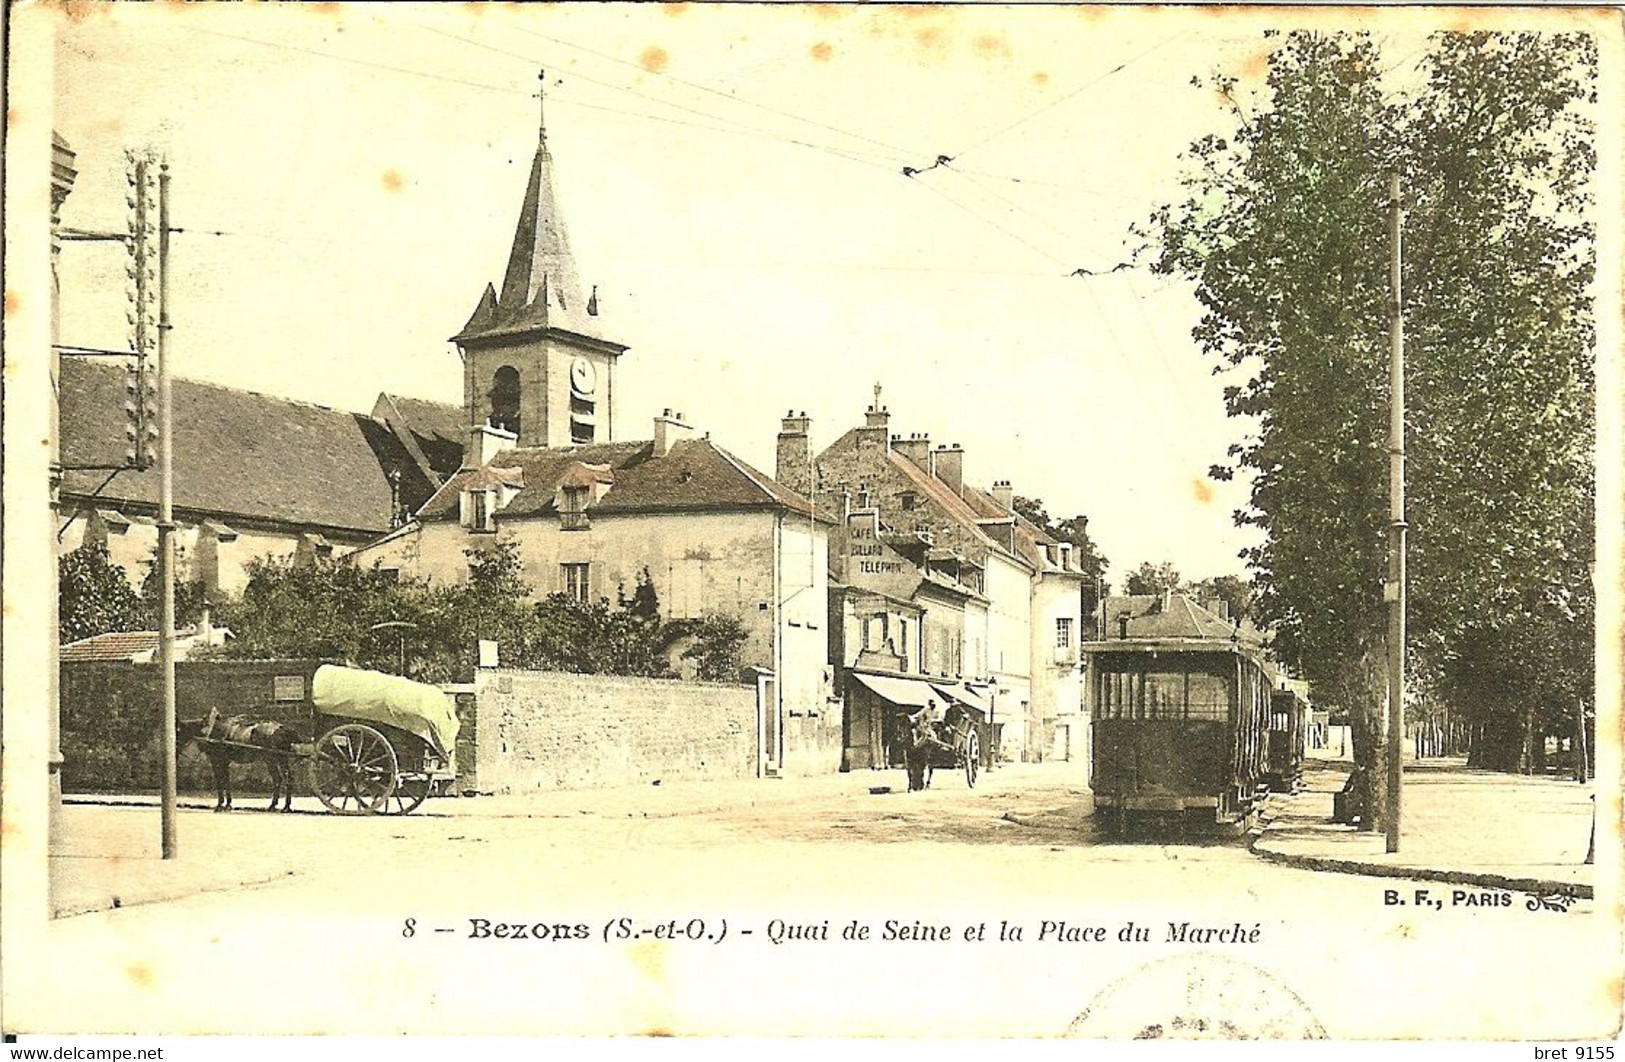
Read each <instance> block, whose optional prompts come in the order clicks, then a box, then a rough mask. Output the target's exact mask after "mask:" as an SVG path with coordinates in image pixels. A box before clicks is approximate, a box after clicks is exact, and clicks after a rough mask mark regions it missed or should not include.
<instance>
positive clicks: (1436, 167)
mask: <svg viewBox="0 0 1625 1062" xmlns="http://www.w3.org/2000/svg"><path fill="white" fill-rule="evenodd" d="M1272 36H1273V34H1272ZM1595 59H1596V50H1595V45H1594V42H1593V41H1592V40H1591V38H1589V37H1588V36H1585V35H1579V34H1568V35H1565V34H1553V35H1539V34H1530V33H1511V34H1490V33H1469V34H1462V33H1442V34H1437V35H1435V36H1433V37H1432V38H1431V39H1430V43H1429V46H1428V49H1427V51H1426V54H1425V55H1424V56H1423V58H1422V59H1421V60H1420V62H1419V64H1418V66H1417V67H1416V70H1415V75H1416V78H1415V83H1414V84H1413V85H1406V84H1404V83H1403V79H1404V78H1405V77H1406V76H1407V75H1406V74H1400V73H1394V72H1393V70H1392V69H1391V67H1392V65H1393V64H1387V63H1385V62H1384V57H1383V55H1382V54H1381V49H1380V47H1379V45H1378V44H1377V43H1376V42H1375V41H1374V40H1373V39H1372V38H1371V37H1370V36H1369V35H1366V34H1334V35H1325V34H1315V33H1307V32H1305V33H1293V34H1290V35H1287V36H1285V37H1284V38H1279V39H1278V40H1277V41H1276V42H1275V45H1274V50H1273V52H1272V54H1271V57H1270V62H1269V72H1268V79H1267V83H1266V84H1265V85H1264V86H1263V87H1262V88H1260V89H1258V90H1257V91H1254V92H1250V93H1249V92H1245V91H1243V88H1242V86H1241V85H1240V84H1239V83H1238V82H1237V81H1236V80H1235V79H1233V78H1226V77H1220V78H1216V79H1214V80H1213V81H1212V82H1211V87H1212V88H1214V89H1216V90H1217V91H1218V92H1219V94H1220V95H1221V96H1222V98H1224V99H1225V100H1226V101H1228V102H1229V104H1230V114H1231V118H1232V119H1233V123H1234V129H1233V131H1232V132H1231V133H1230V134H1228V135H1225V136H1218V135H1214V136H1209V137H1205V138H1203V139H1201V140H1198V141H1197V142H1196V143H1194V144H1192V145H1191V148H1190V150H1189V152H1188V153H1187V156H1186V161H1187V164H1188V165H1187V169H1186V173H1185V176H1184V183H1185V189H1186V193H1187V194H1186V196H1185V198H1184V199H1183V200H1182V201H1181V202H1178V203H1172V204H1169V205H1166V206H1163V207H1161V208H1159V209H1158V210H1157V211H1156V212H1155V213H1154V214H1153V216H1152V219H1151V224H1150V226H1149V229H1148V230H1146V233H1145V234H1146V235H1147V236H1148V237H1149V240H1150V243H1151V246H1152V247H1153V248H1154V256H1155V257H1154V268H1155V269H1157V270H1158V271H1160V272H1162V273H1166V274H1173V275H1179V276H1184V277H1186V278H1188V279H1190V280H1191V281H1193V282H1194V284H1195V291H1196V295H1197V298H1198V299H1199V300H1200V302H1201V304H1202V305H1203V307H1204V315H1203V317H1202V319H1201V321H1200V323H1199V325H1198V326H1197V328H1196V329H1195V331H1194V333H1193V334H1194V338H1195V339H1196V341H1197V342H1198V343H1199V344H1200V345H1201V347H1202V348H1203V349H1204V350H1205V351H1206V352H1207V353H1208V354H1210V355H1211V356H1212V357H1213V358H1214V360H1215V362H1216V370H1215V371H1228V372H1229V374H1230V375H1232V376H1233V377H1236V378H1238V379H1239V381H1240V382H1237V383H1234V384H1232V385H1231V386H1229V387H1227V388H1226V389H1225V402H1226V407H1227V411H1228V412H1229V413H1230V414H1231V415H1232V416H1233V417H1238V418H1244V419H1245V420H1246V421H1247V422H1249V423H1250V424H1251V426H1252V429H1253V430H1252V431H1251V432H1250V433H1248V434H1247V435H1246V436H1245V437H1244V438H1243V439H1242V440H1241V441H1240V442H1238V443H1237V444H1236V445H1234V446H1232V447H1231V450H1230V462H1229V463H1228V464H1226V465H1222V466H1217V467H1215V469H1213V473H1214V474H1215V475H1216V476H1218V477H1220V478H1229V477H1230V476H1232V475H1233V474H1234V473H1235V472H1237V471H1241V472H1244V473H1245V474H1247V475H1248V476H1250V478H1251V496H1250V504H1249V505H1248V506H1247V507H1246V508H1245V509H1243V510H1242V511H1240V512H1238V514H1237V519H1238V522H1240V523H1242V524H1248V525H1254V526H1257V527H1258V528H1260V529H1261V530H1262V532H1263V535H1264V541H1263V543H1262V544H1261V545H1260V546H1258V547H1257V548H1255V549H1252V550H1249V551H1247V552H1246V553H1245V554H1244V556H1245V558H1246V559H1247V561H1248V563H1249V566H1250V567H1251V569H1252V571H1253V572H1254V574H1255V589H1256V594H1257V601H1256V607H1257V609H1258V611H1259V613H1260V614H1261V618H1262V619H1263V620H1265V621H1266V622H1269V623H1271V624H1273V625H1274V626H1275V627H1276V629H1277V632H1278V642H1277V644H1278V647H1279V648H1280V649H1281V651H1282V652H1283V655H1284V656H1285V658H1286V659H1287V660H1288V661H1289V662H1293V663H1296V664H1297V665H1298V666H1299V667H1300V668H1301V670H1302V671H1303V672H1304V673H1305V674H1306V675H1307V677H1308V678H1309V679H1310V680H1311V681H1312V682H1313V683H1314V684H1315V687H1316V691H1317V697H1318V698H1319V699H1320V700H1322V701H1323V702H1327V703H1330V704H1331V705H1333V706H1338V707H1344V708H1348V709H1351V710H1353V712H1354V714H1355V716H1356V722H1357V724H1358V723H1360V722H1362V721H1363V722H1365V723H1367V724H1374V722H1375V720H1376V719H1377V717H1378V712H1379V711H1380V708H1381V704H1382V700H1383V694H1382V689H1383V682H1382V672H1381V667H1380V662H1381V660H1382V658H1383V655H1384V653H1385V651H1386V646H1385V640H1384V639H1385V626H1384V617H1385V607H1384V601H1383V582H1384V579H1385V574H1386V567H1385V551H1386V525H1387V511H1386V503H1387V453H1386V446H1387V441H1386V433H1387V405H1388V401H1389V389H1388V384H1389V378H1388V367H1387V363H1388V328H1387V324H1388V310H1389V304H1390V300H1391V294H1390V289H1389V283H1388V255H1389V240H1388V236H1387V233H1386V228H1385V225H1386V217H1385V215H1386V211H1385V209H1384V207H1385V201H1386V199H1387V184H1388V178H1389V175H1390V174H1391V173H1398V174H1400V175H1401V177H1402V180H1403V185H1404V200H1403V201H1404V204H1405V207H1406V211H1407V217H1406V223H1405V229H1404V233H1405V263H1404V271H1403V309H1404V315H1405V322H1406V364H1407V374H1408V381H1407V404H1408V411H1409V415H1408V420H1407V426H1408V436H1407V447H1408V450H1409V453H1408V461H1409V467H1408V480H1407V490H1408V494H1409V499H1408V500H1409V511H1408V518H1409V520H1410V524H1411V531H1410V554H1409V569H1410V570H1409V589H1410V595H1411V597H1410V600H1411V608H1410V624H1411V632H1412V640H1411V650H1412V662H1413V664H1414V666H1415V668H1416V672H1417V674H1418V676H1419V677H1420V679H1421V680H1422V683H1423V684H1424V685H1425V686H1427V687H1428V688H1431V689H1434V690H1436V691H1438V692H1440V693H1441V694H1443V695H1448V696H1450V697H1451V698H1452V703H1453V705H1454V706H1455V707H1456V708H1457V709H1458V710H1459V711H1460V712H1462V713H1464V715H1466V716H1467V717H1468V718H1470V719H1472V720H1474V721H1475V722H1477V723H1478V724H1480V725H1481V726H1482V727H1486V728H1488V729H1490V730H1492V731H1504V730H1505V729H1506V725H1507V724H1506V718H1507V717H1508V716H1509V715H1511V716H1524V715H1527V712H1528V711H1529V710H1531V709H1529V708H1527V707H1523V706H1520V703H1519V701H1518V700H1517V697H1518V694H1517V693H1516V692H1515V691H1514V687H1512V686H1508V685H1506V684H1504V683H1494V682H1489V681H1485V680H1483V676H1484V675H1485V674H1486V672H1484V671H1483V665H1484V664H1485V662H1486V661H1487V660H1488V659H1490V658H1491V657H1492V656H1493V654H1494V653H1495V652H1502V653H1506V654H1510V655H1507V656H1504V657H1502V658H1501V660H1502V662H1503V663H1504V664H1505V666H1506V667H1508V668H1511V669H1513V670H1517V671H1519V672H1520V673H1522V674H1525V675H1533V674H1535V673H1536V672H1537V668H1545V667H1547V666H1549V665H1551V666H1555V665H1553V664H1552V662H1553V661H1554V660H1556V659H1563V660H1572V662H1573V663H1572V670H1567V671H1565V672H1564V675H1563V677H1561V678H1560V679H1556V680H1554V682H1553V685H1552V686H1551V687H1550V688H1551V689H1554V690H1557V689H1563V690H1569V691H1573V695H1575V696H1579V697H1583V698H1586V699H1589V697H1590V694H1589V685H1588V684H1589V681H1590V679H1589V670H1588V669H1582V666H1581V665H1582V663H1583V662H1582V661H1581V660H1579V659H1578V658H1577V657H1576V656H1575V654H1572V653H1562V652H1555V653H1554V650H1555V649H1556V648H1557V645H1558V643H1563V644H1566V645H1585V646H1589V644H1590V641H1591V635H1590V631H1591V623H1592V614H1591V607H1590V605H1589V603H1588V602H1589V596H1588V591H1587V590H1586V588H1585V586H1584V584H1585V582H1586V579H1585V577H1584V576H1585V560H1586V559H1587V557H1588V555H1589V546H1588V544H1587V543H1588V529H1589V527H1590V525H1591V521H1592V504H1593V503H1592V491H1593V486H1592V472H1591V453H1592V449H1593V440H1592V437H1591V418H1592V406H1593V379H1592V366H1591V357H1592V353H1591V352H1592V346H1593V326H1592V310H1591V303H1590V301H1589V296H1588V286H1589V285H1590V283H1591V280H1592V274H1593V269H1594V266H1593V255H1594V252H1593V247H1592V237H1593V232H1592V227H1591V224H1590V221H1589V217H1590V210H1591V206H1592V200H1591V192H1590V190H1589V176H1590V173H1591V170H1592V168H1593V165H1594V161H1595V160H1594V154H1593V151H1592V148H1591V146H1590V140H1589V138H1590V134H1591V127H1590V124H1589V120H1588V117H1587V112H1588V107H1589V105H1590V104H1592V103H1594V102H1595V96H1594V89H1593V80H1594V68H1595ZM1197 80H1198V82H1199V83H1200V79H1197ZM1542 630H1543V631H1544V633H1537V632H1540V631H1542ZM1491 647H1494V648H1491ZM1582 671H1583V673H1582ZM1362 729H1363V730H1364V733H1363V734H1360V733H1357V741H1356V753H1357V756H1358V757H1359V758H1360V759H1361V762H1363V763H1365V764H1366V765H1367V766H1374V765H1375V762H1376V757H1375V749H1374V747H1373V743H1372V742H1371V740H1370V738H1371V737H1372V736H1373V734H1374V726H1366V727H1364V728H1362ZM1494 744H1495V743H1494V742H1487V743H1486V747H1489V746H1493V745H1494ZM1496 765H1499V766H1506V765H1507V764H1505V763H1498V764H1496Z"/></svg>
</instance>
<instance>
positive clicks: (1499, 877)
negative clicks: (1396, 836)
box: [1247, 830, 1594, 900]
mask: <svg viewBox="0 0 1625 1062" xmlns="http://www.w3.org/2000/svg"><path fill="white" fill-rule="evenodd" d="M1265 832H1266V833H1267V832H1268V831H1267V830H1266V831H1265ZM1261 840H1263V835H1262V834H1261V835H1260V836H1259V837H1257V838H1255V839H1254V840H1252V841H1250V842H1249V843H1248V845H1247V850H1248V851H1249V852H1251V853H1252V854H1253V855H1255V856H1258V857H1259V858H1260V859H1263V860H1266V861H1268V862H1271V863H1280V864H1282V865H1284V866H1290V867H1297V868H1299V869H1300V870H1319V871H1333V872H1335V873H1339V874H1365V875H1368V876H1370V877H1376V878H1409V879H1411V880H1413V881H1440V882H1444V883H1446V884H1450V885H1476V886H1479V887H1481V888H1486V889H1504V890H1506V891H1508V892H1527V893H1533V894H1534V895H1536V896H1573V897H1575V898H1576V899H1581V900H1590V899H1593V898H1594V890H1593V889H1592V887H1591V886H1590V885H1583V884H1580V883H1579V882H1572V881H1542V880H1540V879H1539V878H1511V877H1507V876H1506V875H1504V874H1490V873H1483V872H1479V871H1475V870H1434V869H1433V868H1431V867H1407V866H1397V865H1394V864H1389V863H1362V862H1360V861H1358V860H1354V859H1335V858H1333V857H1331V856H1310V855H1291V854H1288V853H1286V852H1276V851H1271V850H1270V849H1268V848H1262V847H1260V846H1259V841H1261Z"/></svg>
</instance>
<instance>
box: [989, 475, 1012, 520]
mask: <svg viewBox="0 0 1625 1062" xmlns="http://www.w3.org/2000/svg"><path fill="white" fill-rule="evenodd" d="M1015 497H1016V492H1015V491H1014V490H1013V489H1011V487H1010V481H1009V480H1008V479H1000V480H995V481H994V483H993V500H994V501H996V502H998V503H999V505H1000V506H1001V507H1003V508H1004V509H1005V510H1006V511H1008V512H1014V511H1015V510H1014V508H1013V503H1014V502H1015Z"/></svg>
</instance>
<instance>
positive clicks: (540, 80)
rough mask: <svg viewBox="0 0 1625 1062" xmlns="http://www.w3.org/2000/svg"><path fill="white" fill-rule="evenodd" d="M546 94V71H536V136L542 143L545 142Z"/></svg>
mask: <svg viewBox="0 0 1625 1062" xmlns="http://www.w3.org/2000/svg"><path fill="white" fill-rule="evenodd" d="M546 92H547V71H546V70H538V71H537V72H536V123H537V130H536V135H537V137H538V138H539V139H540V140H543V141H546V140H547V112H546V110H545V109H544V108H545V104H546V99H545V96H546Z"/></svg>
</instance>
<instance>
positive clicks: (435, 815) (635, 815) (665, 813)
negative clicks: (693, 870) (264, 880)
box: [62, 796, 735, 821]
mask: <svg viewBox="0 0 1625 1062" xmlns="http://www.w3.org/2000/svg"><path fill="white" fill-rule="evenodd" d="M458 799H460V800H478V799H480V798H479V797H459V798H458ZM62 803H63V804H64V805H69V806H73V807H93V808H143V809H153V808H157V807H159V806H160V805H159V803H158V801H157V800H156V799H154V798H151V797H142V798H135V799H123V798H116V797H97V796H70V797H64V798H63V800H62ZM175 806H176V807H178V808H182V809H184V810H187V811H213V810H214V805H213V804H210V803H209V802H208V801H206V800H185V799H183V800H180V801H177V802H176V804H175ZM734 806H735V805H732V804H726V803H722V804H696V805H694V806H693V807H689V808H668V809H657V810H654V811H621V810H614V811H603V810H600V811H594V810H591V809H587V808H572V809H570V810H568V811H542V812H534V813H527V812H499V813H492V814H465V813H458V812H450V811H428V810H423V809H421V808H420V809H419V810H417V811H414V812H412V815H411V817H412V818H414V819H445V820H447V821H451V820H454V819H476V818H484V819H579V818H581V817H583V816H592V817H596V818H601V819H610V820H612V821H619V820H621V819H676V818H682V817H683V816H685V815H711V814H715V813H716V812H719V811H727V810H729V809H730V808H732V807H734ZM425 807H427V805H425ZM231 813H232V814H234V815H235V814H238V813H246V814H251V815H260V814H272V812H270V810H269V809H267V808H263V807H260V806H258V805H256V806H254V807H242V808H234V809H233V810H232V812H231ZM274 814H277V815H283V814H290V815H319V816H331V815H332V814H333V813H332V812H330V811H328V810H327V809H326V808H323V807H314V808H295V809H294V810H293V811H291V812H275V813H274ZM378 817H379V818H390V817H395V818H398V817H399V816H385V815H380V816H378Z"/></svg>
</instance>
